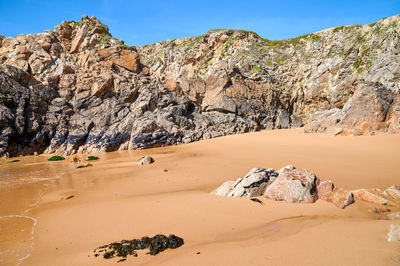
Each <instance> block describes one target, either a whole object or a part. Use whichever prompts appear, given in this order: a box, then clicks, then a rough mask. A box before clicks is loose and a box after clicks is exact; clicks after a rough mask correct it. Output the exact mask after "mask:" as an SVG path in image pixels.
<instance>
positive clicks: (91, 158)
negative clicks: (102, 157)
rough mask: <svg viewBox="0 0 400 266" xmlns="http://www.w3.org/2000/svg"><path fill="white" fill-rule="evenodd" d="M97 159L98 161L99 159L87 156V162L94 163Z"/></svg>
mask: <svg viewBox="0 0 400 266" xmlns="http://www.w3.org/2000/svg"><path fill="white" fill-rule="evenodd" d="M98 159H99V157H97V156H88V157H87V160H88V161H95V160H98Z"/></svg>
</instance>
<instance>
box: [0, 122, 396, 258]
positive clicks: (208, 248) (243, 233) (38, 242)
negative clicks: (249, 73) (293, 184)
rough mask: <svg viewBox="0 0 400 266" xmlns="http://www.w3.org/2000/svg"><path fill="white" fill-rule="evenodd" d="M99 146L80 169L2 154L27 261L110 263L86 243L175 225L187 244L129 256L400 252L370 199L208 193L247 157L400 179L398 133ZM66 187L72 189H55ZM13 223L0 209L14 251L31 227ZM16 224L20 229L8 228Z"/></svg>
mask: <svg viewBox="0 0 400 266" xmlns="http://www.w3.org/2000/svg"><path fill="white" fill-rule="evenodd" d="M143 155H150V156H152V157H154V159H155V160H156V162H155V163H154V164H151V165H145V166H139V165H137V163H136V162H137V160H138V159H139V158H140V157H141V156H143ZM85 156H86V155H84V154H82V155H81V154H79V155H76V157H79V158H82V159H83V158H84V157H85ZM97 156H99V157H100V160H98V161H95V162H93V167H89V168H84V169H76V168H75V166H77V165H78V164H73V163H71V162H69V161H67V160H65V161H61V162H47V161H46V159H47V157H49V156H48V155H40V156H37V157H21V162H18V163H15V164H13V165H11V164H10V163H9V160H4V159H2V160H1V161H0V163H1V164H0V173H1V175H4V176H5V175H9V176H11V177H12V176H13V175H16V173H17V172H18V173H19V175H20V176H22V177H24V178H26V180H25V179H24V181H21V182H20V183H18V182H15V184H13V186H12V187H7V186H5V185H4V183H1V187H0V192H1V193H0V200H1V202H3V203H4V204H1V207H0V216H1V217H4V216H6V215H16V214H18V215H20V214H22V213H24V212H25V215H26V216H27V217H32V218H34V219H36V220H37V221H38V222H37V225H36V227H35V232H34V241H33V248H29V247H28V246H22V249H21V253H23V252H26V251H28V252H31V254H30V256H29V257H27V258H26V259H24V260H23V264H29V265H88V264H89V265H90V264H100V265H105V264H110V263H111V264H114V263H116V262H117V259H112V260H104V259H103V258H100V257H98V258H94V257H93V253H92V250H93V249H95V248H97V247H99V246H101V245H103V244H108V243H111V242H113V241H120V240H122V239H133V238H140V237H142V236H145V235H147V236H153V235H155V234H158V233H162V234H166V235H168V234H176V235H178V236H180V237H182V238H184V240H185V244H184V245H183V246H182V247H180V248H178V249H176V250H167V251H164V252H162V253H160V254H158V255H157V256H150V255H147V254H144V253H143V252H141V253H139V257H137V258H135V257H128V259H127V261H125V262H124V263H125V264H135V265H137V264H140V265H143V264H148V265H160V264H163V265H164V264H165V265H188V264H190V265H244V264H254V265H293V264H296V265H306V264H307V265H316V264H324V265H350V264H351V265H379V264H380V265H398V264H399V263H400V252H399V251H400V243H388V242H386V240H385V238H386V234H387V230H388V228H389V225H390V223H397V224H399V222H398V221H397V222H396V221H394V222H393V221H387V220H378V219H377V215H376V214H373V213H369V212H368V211H367V208H369V207H371V206H372V205H370V204H366V203H359V202H356V203H355V204H353V205H350V206H349V207H348V208H346V209H344V210H341V209H338V208H336V207H335V206H333V205H331V204H329V203H326V202H323V201H317V202H316V203H314V204H290V203H283V202H273V201H268V200H266V199H263V198H261V197H260V199H261V200H262V201H263V202H264V203H265V204H264V205H260V204H257V203H254V202H252V201H250V200H249V199H245V198H241V199H236V198H225V197H219V196H216V195H212V194H210V192H211V191H212V190H213V189H215V188H216V187H218V186H219V185H221V184H222V183H223V182H225V181H227V180H234V179H236V178H237V177H240V176H243V175H245V174H246V173H247V172H248V171H249V170H250V169H251V168H253V167H265V168H275V169H278V168H280V167H283V166H285V165H288V164H292V165H295V166H296V167H298V168H304V169H307V170H310V171H311V172H314V173H315V174H316V175H317V176H318V177H319V178H321V179H331V180H333V181H334V182H335V184H337V185H338V186H341V187H343V188H345V189H357V188H383V187H387V186H390V185H393V184H398V183H399V181H400V174H399V172H398V170H397V168H398V158H400V134H396V135H377V136H362V137H333V136H330V135H327V134H303V133H302V129H290V130H274V131H260V132H254V133H247V134H241V135H231V136H226V137H221V138H215V139H209V140H203V141H199V142H194V143H189V144H182V145H178V146H168V147H161V148H153V149H148V150H139V151H121V152H112V153H105V154H99V155H97ZM71 157H74V156H71ZM81 164H83V162H82V163H81ZM165 169H167V170H168V171H167V172H165V171H164V170H165ZM22 177H19V178H22ZM54 177H56V178H54ZM35 178H36V181H35ZM37 178H48V179H45V180H39V179H37ZM27 180H30V183H27ZM32 180H34V181H35V182H31V181H32ZM7 191H8V192H7ZM69 195H74V197H73V198H71V199H69V200H62V198H63V197H66V196H69ZM38 200H40V202H38ZM392 209H393V211H396V210H397V211H398V209H399V208H398V206H396V207H394V208H392ZM1 217H0V218H1ZM26 220H29V219H26ZM16 223H17V222H16V219H14V220H12V221H11V220H9V221H7V222H5V219H4V218H2V219H0V224H1V228H0V250H2V249H4V248H6V247H8V249H15V250H18V247H21V243H27V242H23V241H27V239H28V238H29V232H30V231H29V228H32V223H33V221H32V220H31V221H30V222H29V221H25V222H20V221H18V223H24V224H16ZM11 228H13V230H11ZM17 229H21V230H24V232H22V233H18V237H15V236H16V234H17V231H18V230H17ZM19 232H20V231H19ZM28 242H29V241H28ZM25 245H27V244H25ZM198 252H200V254H197V253H198ZM2 254H3V255H2ZM4 254H5V253H0V263H4V264H6V265H7V264H10V265H13V264H15V261H13V259H15V258H16V257H17V256H11V255H10V254H8V255H7V254H6V255H7V256H5V255H4ZM22 255H23V254H21V256H22ZM88 255H89V257H88ZM2 256H3V257H2ZM5 257H7V258H5ZM2 260H3V261H2Z"/></svg>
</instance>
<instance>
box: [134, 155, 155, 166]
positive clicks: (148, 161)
mask: <svg viewBox="0 0 400 266" xmlns="http://www.w3.org/2000/svg"><path fill="white" fill-rule="evenodd" d="M152 163H154V159H153V158H152V157H150V156H144V157H142V158H140V159H139V161H138V164H139V165H144V164H152Z"/></svg>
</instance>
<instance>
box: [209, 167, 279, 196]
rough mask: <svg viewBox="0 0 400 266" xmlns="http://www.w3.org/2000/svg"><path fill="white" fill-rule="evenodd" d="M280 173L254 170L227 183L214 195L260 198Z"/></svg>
mask: <svg viewBox="0 0 400 266" xmlns="http://www.w3.org/2000/svg"><path fill="white" fill-rule="evenodd" d="M277 176H278V173H277V172H275V171H274V169H265V168H253V169H251V171H250V172H248V173H247V174H246V175H245V176H244V177H240V178H238V179H236V180H235V181H227V182H225V183H224V184H222V186H220V187H219V188H217V189H216V190H214V191H213V193H214V194H216V195H219V196H226V197H258V196H262V195H263V194H264V192H265V189H266V188H267V186H268V185H270V184H271V182H273V181H274V180H275V179H276V177H277Z"/></svg>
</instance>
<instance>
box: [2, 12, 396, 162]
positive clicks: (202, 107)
mask: <svg viewBox="0 0 400 266" xmlns="http://www.w3.org/2000/svg"><path fill="white" fill-rule="evenodd" d="M399 22H400V16H398V15H397V16H393V17H390V18H385V19H382V20H380V21H378V22H376V23H372V24H369V25H352V26H341V27H337V28H332V29H327V30H323V31H320V32H316V33H312V34H307V35H303V36H299V37H297V38H294V39H287V40H278V41H273V40H268V39H264V38H262V37H260V36H259V35H257V34H256V33H254V32H250V31H243V30H229V29H221V30H211V31H209V32H207V33H205V34H203V35H201V36H198V37H187V38H181V39H175V40H166V41H163V42H159V43H154V44H149V45H144V46H140V47H135V46H128V45H125V44H124V42H123V41H122V40H119V39H116V38H114V37H112V35H111V33H110V31H109V29H108V27H107V26H106V25H104V24H102V23H101V22H100V21H99V20H98V19H96V18H95V17H90V18H89V17H88V16H84V17H82V19H81V21H79V22H75V21H68V22H67V21H64V22H62V23H61V24H60V25H58V26H56V27H55V28H54V30H47V31H45V32H44V33H39V34H30V35H17V36H15V37H3V36H0V155H3V156H17V155H30V154H34V153H35V152H37V153H59V154H64V155H71V154H75V153H81V152H87V153H97V152H106V151H116V150H127V149H140V148H147V147H155V146H160V145H170V144H178V143H188V142H193V141H196V140H201V139H208V138H215V137H219V136H224V135H230V134H236V133H244V132H250V131H258V130H261V129H285V128H295V127H302V126H304V131H305V132H327V133H330V134H333V135H355V136H358V135H374V134H381V133H399V132H400V124H399V115H400V103H399V99H400V97H399V94H400V87H399V84H400V83H399V81H400V58H399V56H398V55H399V51H400V42H399V38H400V35H399V29H400V26H399Z"/></svg>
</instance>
